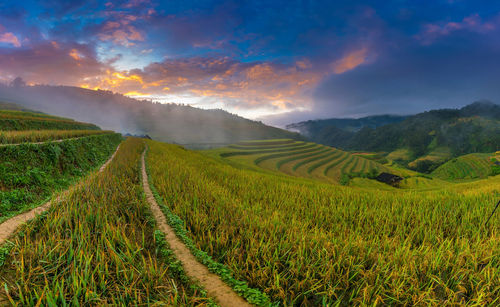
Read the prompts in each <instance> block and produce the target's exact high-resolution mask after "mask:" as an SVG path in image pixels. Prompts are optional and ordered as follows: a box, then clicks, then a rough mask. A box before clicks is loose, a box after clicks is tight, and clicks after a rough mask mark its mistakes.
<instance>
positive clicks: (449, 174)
mask: <svg viewBox="0 0 500 307" xmlns="http://www.w3.org/2000/svg"><path fill="white" fill-rule="evenodd" d="M491 158H492V155H491V154H479V153H474V154H468V155H464V156H460V157H458V158H455V159H452V160H450V161H448V162H446V163H445V164H443V165H441V166H440V167H438V168H437V169H436V170H435V171H434V172H433V173H432V175H434V176H436V177H438V178H440V179H445V180H457V179H476V178H486V177H488V176H489V175H491V172H492V167H493V165H494V164H493V162H492V161H491Z"/></svg>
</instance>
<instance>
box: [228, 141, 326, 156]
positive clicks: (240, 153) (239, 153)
mask: <svg viewBox="0 0 500 307" xmlns="http://www.w3.org/2000/svg"><path fill="white" fill-rule="evenodd" d="M317 146H318V144H314V143H312V144H311V143H305V144H303V145H300V146H292V147H286V148H277V149H276V148H271V149H263V150H242V151H230V152H223V153H221V154H220V156H221V157H223V158H228V157H234V156H248V155H256V154H268V153H280V152H292V151H298V150H305V149H310V148H315V147H317Z"/></svg>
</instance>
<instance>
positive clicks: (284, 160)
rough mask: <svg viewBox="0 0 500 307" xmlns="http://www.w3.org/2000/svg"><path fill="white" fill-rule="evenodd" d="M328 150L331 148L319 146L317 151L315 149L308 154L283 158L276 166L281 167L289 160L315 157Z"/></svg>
mask: <svg viewBox="0 0 500 307" xmlns="http://www.w3.org/2000/svg"><path fill="white" fill-rule="evenodd" d="M327 151H330V148H328V147H326V148H323V149H322V148H321V147H319V148H318V149H317V150H316V151H314V152H312V153H308V154H304V155H293V156H291V157H288V158H286V159H282V160H279V161H278V162H276V168H277V169H280V167H281V166H282V165H283V164H286V163H289V162H293V161H297V160H300V159H305V158H310V157H313V156H317V155H320V154H322V153H325V152H327Z"/></svg>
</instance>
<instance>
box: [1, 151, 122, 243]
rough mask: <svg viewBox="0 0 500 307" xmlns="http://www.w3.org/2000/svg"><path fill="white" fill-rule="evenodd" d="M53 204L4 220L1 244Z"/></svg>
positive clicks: (48, 203)
mask: <svg viewBox="0 0 500 307" xmlns="http://www.w3.org/2000/svg"><path fill="white" fill-rule="evenodd" d="M119 149H120V145H118V147H117V148H116V150H115V152H114V153H113V155H112V156H111V157H110V158H109V159H108V161H106V163H104V164H103V165H102V166H101V168H100V169H99V172H98V173H101V172H102V171H103V170H104V169H105V168H106V166H108V165H109V163H110V162H111V161H112V160H113V158H114V157H115V155H116V153H117V152H118V150H119ZM75 187H76V186H73V187H71V188H69V189H68V190H66V191H65V192H63V193H62V194H61V195H59V196H58V197H57V198H56V199H55V201H58V200H60V199H61V198H62V197H64V195H65V194H66V193H68V192H69V191H71V190H72V189H74V188H75ZM51 204H52V202H51V201H48V202H46V203H45V204H43V205H41V206H39V207H36V208H34V209H32V210H30V211H27V212H25V213H21V214H19V215H16V216H14V217H12V218H10V219H8V220H6V221H4V222H3V223H2V224H0V245H1V244H3V243H4V242H5V241H6V240H7V239H8V238H9V237H10V236H11V235H12V234H14V232H15V231H16V229H17V228H18V227H19V226H21V225H22V224H24V223H26V222H27V221H29V220H31V219H33V218H34V217H35V216H37V215H38V214H42V213H43V212H45V211H47V210H48V209H49V208H50V206H51Z"/></svg>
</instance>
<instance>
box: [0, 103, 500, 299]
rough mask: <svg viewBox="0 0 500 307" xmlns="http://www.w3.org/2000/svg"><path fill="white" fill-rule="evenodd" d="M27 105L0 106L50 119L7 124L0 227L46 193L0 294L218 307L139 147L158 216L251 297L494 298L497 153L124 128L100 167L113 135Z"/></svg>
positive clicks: (499, 194)
mask: <svg viewBox="0 0 500 307" xmlns="http://www.w3.org/2000/svg"><path fill="white" fill-rule="evenodd" d="M20 113H22V112H20ZM20 113H16V112H11V113H9V112H7V113H2V111H0V124H1V118H2V116H4V115H5V114H6V115H5V116H10V119H9V120H14V117H17V118H15V120H18V121H19V122H18V124H19V125H20V126H19V127H20V128H23V127H24V128H26V127H27V128H29V125H31V124H32V123H34V122H36V121H40V120H42V121H43V120H46V122H48V124H39V123H38V122H37V123H35V124H34V125H35V126H36V125H39V126H40V127H42V126H44V127H47V125H49V126H50V125H53V124H54V123H57V124H55V126H54V125H53V126H51V128H47V129H42V130H39V129H38V128H34V129H25V130H24V131H14V132H12V131H9V132H0V135H4V136H5V139H6V141H5V142H7V143H21V144H19V145H16V146H11V145H7V146H0V151H1V156H2V160H1V161H0V200H1V205H0V222H1V221H2V220H5V219H7V218H8V217H10V216H14V215H16V214H19V213H20V212H23V211H26V210H28V209H30V208H33V207H36V206H38V205H40V204H41V203H43V202H44V201H46V200H48V199H49V198H50V197H52V199H53V201H52V206H51V207H50V209H48V211H46V212H45V213H44V214H42V215H40V216H38V217H36V218H35V219H33V220H32V221H30V222H28V223H27V224H26V225H25V226H23V227H21V228H20V229H19V230H18V232H17V233H16V234H15V235H14V236H13V237H11V238H10V240H9V242H8V243H6V244H4V245H3V246H0V286H1V287H0V289H1V290H0V305H2V304H4V303H5V304H10V305H29V306H36V305H51V306H64V305H76V306H78V305H169V306H172V305H173V306H195V305H196V306H200V305H201V306H203V305H210V306H212V305H215V302H214V300H213V299H212V298H210V297H209V295H208V294H207V292H206V291H205V290H204V289H203V288H202V287H201V286H200V285H199V284H198V283H197V282H196V281H194V280H192V279H190V278H189V277H188V276H187V275H186V273H185V272H186V271H185V270H184V267H183V265H182V264H181V262H179V261H178V260H177V259H176V257H175V255H174V250H175V249H174V248H173V249H172V250H171V249H170V247H169V245H168V244H167V241H166V239H165V238H166V236H165V235H164V233H163V232H162V231H160V230H159V228H158V226H157V225H156V222H155V219H154V218H153V215H152V212H151V210H150V207H149V205H148V203H147V201H146V198H145V194H144V190H143V186H142V185H141V181H142V180H141V179H142V178H141V171H142V169H141V163H140V162H141V153H142V152H143V150H144V148H145V146H146V145H147V146H148V148H149V150H148V151H147V154H146V156H145V158H146V160H145V161H146V165H147V169H148V174H147V176H148V180H149V184H150V185H151V188H152V189H153V192H154V193H153V194H154V196H155V198H156V200H157V201H158V203H160V208H161V210H162V211H163V213H164V215H165V217H166V221H167V222H168V223H169V224H170V226H171V227H172V229H174V232H175V234H176V235H177V236H178V238H179V239H180V240H181V241H182V242H184V244H185V245H186V246H187V247H188V248H189V251H190V252H191V253H192V254H193V255H194V256H195V257H196V259H197V260H198V261H199V262H200V263H202V264H203V265H205V266H206V267H207V268H208V270H210V271H211V272H212V273H215V274H218V275H219V276H220V279H221V280H222V281H224V282H225V283H227V285H229V286H230V287H232V289H233V290H234V292H235V293H237V294H238V295H240V296H241V297H243V298H244V299H246V300H247V301H248V302H249V303H252V304H255V305H258V306H270V305H273V306H337V305H492V306H493V305H498V304H500V299H499V297H500V232H499V228H498V225H499V223H500V215H498V214H497V215H493V217H492V219H491V221H490V222H489V224H488V225H485V224H484V223H485V219H486V218H487V216H488V215H489V214H490V213H491V210H492V206H493V204H494V203H496V202H497V201H498V199H499V198H500V188H499V187H500V176H489V175H490V173H488V172H487V171H488V168H487V166H488V167H490V170H491V165H492V164H493V162H492V158H493V155H491V154H488V155H481V154H473V155H467V156H463V157H460V158H458V159H457V161H458V162H453V163H455V164H452V163H451V162H452V161H450V162H448V163H449V164H448V163H446V164H444V165H443V168H442V169H440V168H438V169H437V170H436V174H432V176H428V175H422V174H418V173H416V172H413V171H410V170H407V169H404V168H401V167H398V166H397V165H388V164H382V163H378V162H377V161H382V159H379V158H380V157H379V155H378V154H370V153H356V154H352V153H349V152H345V151H342V150H340V149H337V148H332V147H328V146H323V145H319V144H315V143H310V142H303V141H293V140H287V139H280V140H266V141H245V142H241V143H238V144H235V145H231V146H228V147H226V148H222V149H216V150H208V151H203V152H197V151H190V150H186V149H185V148H182V147H180V146H177V145H171V144H166V143H159V142H155V141H150V140H144V139H138V138H128V139H127V140H126V141H124V142H123V143H122V144H121V145H120V149H119V150H118V152H117V154H116V156H115V158H114V159H113V160H112V162H111V163H110V164H109V165H108V166H107V168H105V169H104V171H103V172H101V173H97V172H94V170H96V169H97V168H98V167H99V166H100V165H101V164H102V163H103V162H104V161H105V160H107V159H108V158H109V156H110V155H111V153H112V152H113V151H114V149H115V148H116V146H117V145H118V143H120V142H122V141H123V139H122V137H121V135H119V134H114V133H111V132H108V131H100V130H92V131H89V130H77V131H75V130H74V129H69V130H65V129H62V128H61V127H62V126H57V125H60V123H64V125H66V124H69V123H70V122H71V120H67V119H61V118H57V117H51V116H46V117H44V116H45V115H39V114H36V113H33V114H27V115H26V114H20ZM22 117H24V118H22ZM23 125H28V126H26V127H25V126H23ZM77 125H80V124H79V123H78V124H77ZM82 125H86V124H85V123H82ZM36 127H38V126H36ZM56 127H59V128H60V129H55V128H56ZM68 127H69V126H68ZM52 128H54V129H52ZM19 130H22V129H19ZM34 130H37V131H34ZM56 139H57V140H59V139H61V140H62V141H61V142H44V143H41V144H33V143H35V142H40V141H41V142H43V141H48V140H56ZM64 139H66V140H64ZM497 154H498V153H497ZM459 163H462V164H467V165H468V166H463V165H462V164H459ZM488 163H489V164H488ZM380 172H391V173H393V174H399V175H402V176H405V179H404V180H403V181H402V182H401V186H400V187H401V188H399V189H398V188H394V187H392V186H390V185H387V184H384V183H381V182H378V181H375V180H372V179H370V178H372V177H373V175H374V174H377V173H380ZM346 177H347V178H348V182H347V183H346V182H344V180H345V178H346ZM462 178H469V180H467V181H464V180H462V181H460V179H462ZM445 179H446V180H445ZM451 179H453V180H451ZM76 182H79V184H75V185H73V188H72V189H71V190H69V192H66V193H64V197H59V198H58V197H56V196H57V195H62V194H59V192H60V191H61V190H63V189H65V188H67V187H68V186H70V185H72V184H74V183H76ZM457 182H459V183H457ZM339 183H341V184H343V185H349V186H343V185H340V184H339ZM149 195H151V194H149Z"/></svg>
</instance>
